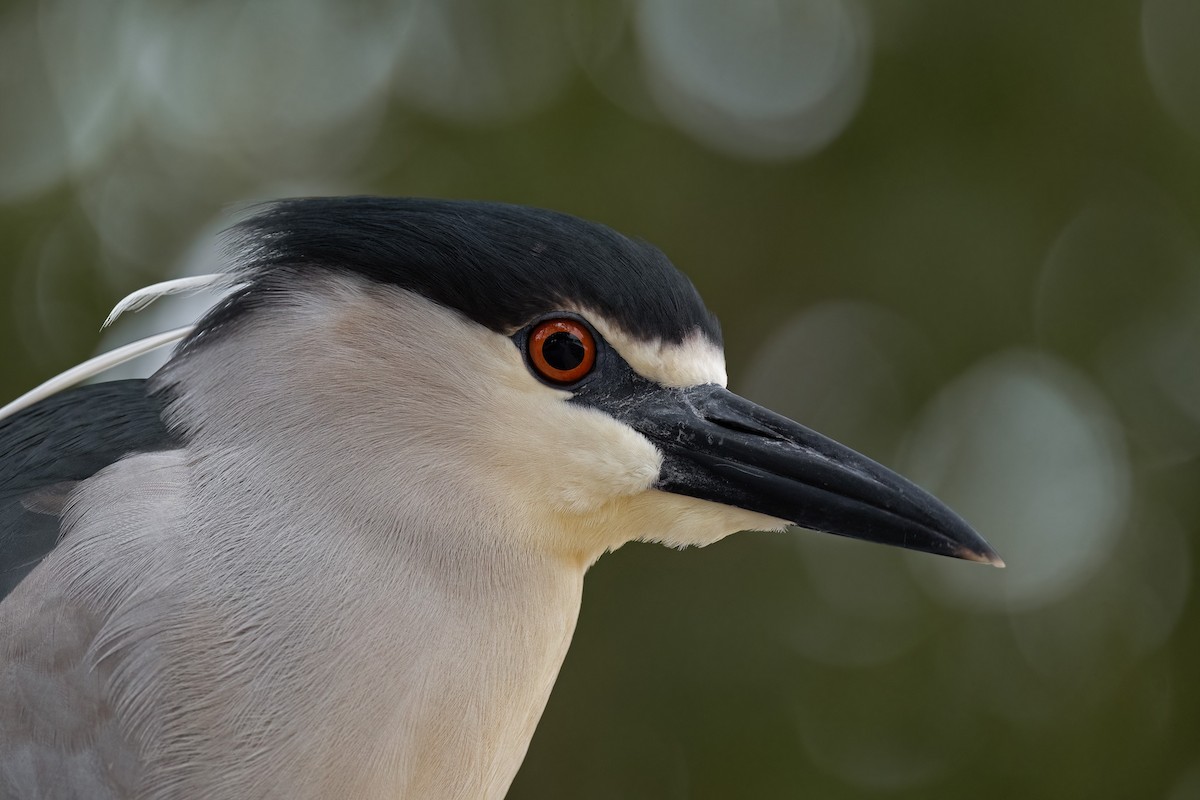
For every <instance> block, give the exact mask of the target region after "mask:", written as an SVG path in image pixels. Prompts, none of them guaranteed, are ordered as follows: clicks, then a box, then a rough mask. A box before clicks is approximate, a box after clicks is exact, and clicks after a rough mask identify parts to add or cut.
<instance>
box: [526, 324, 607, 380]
mask: <svg viewBox="0 0 1200 800" xmlns="http://www.w3.org/2000/svg"><path fill="white" fill-rule="evenodd" d="M529 362H530V363H531V364H532V365H533V368H534V370H536V371H537V374H538V375H541V376H542V377H543V378H545V379H546V380H548V381H550V382H551V383H562V384H567V383H575V382H576V381H578V380H581V379H582V378H583V377H584V376H586V375H587V374H588V373H589V372H591V371H592V367H593V366H595V365H596V339H595V338H594V337H593V336H592V332H591V331H589V330H588V329H587V327H585V326H584V325H583V324H582V323H579V322H576V321H575V320H573V319H548V320H546V321H545V322H540V323H538V324H537V325H536V326H535V327H534V329H533V330H532V331H531V332H530V333H529Z"/></svg>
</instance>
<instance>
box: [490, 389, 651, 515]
mask: <svg viewBox="0 0 1200 800" xmlns="http://www.w3.org/2000/svg"><path fill="white" fill-rule="evenodd" d="M497 400H498V402H497V407H496V414H495V417H494V420H495V421H494V423H493V424H492V425H490V426H489V427H490V429H491V437H490V438H491V442H490V444H491V449H492V451H493V453H494V454H495V455H494V458H493V459H492V461H493V463H495V464H497V465H498V467H499V469H502V470H503V471H504V474H505V477H506V478H507V479H506V480H505V481H504V483H506V484H509V485H510V486H511V487H512V491H513V492H514V493H515V494H516V495H517V497H516V498H515V499H517V500H518V501H519V502H524V503H529V504H537V505H539V506H541V507H542V508H543V509H545V510H547V511H549V512H552V513H566V514H583V513H587V512H590V511H594V510H595V509H598V508H600V507H601V506H603V505H605V504H606V503H609V502H611V501H612V500H614V499H616V498H621V497H628V496H630V495H635V494H638V493H640V492H644V491H646V490H647V489H649V488H650V487H651V486H653V485H654V482H655V481H656V480H657V479H658V475H659V470H660V469H661V467H662V456H661V454H660V453H659V452H658V449H657V448H656V447H654V445H652V444H651V443H650V442H649V441H648V440H647V439H646V438H645V437H644V436H642V435H641V434H639V433H637V432H636V431H634V430H633V429H632V428H630V427H628V426H627V425H624V424H622V423H620V422H617V421H616V420H615V419H613V418H612V417H610V416H608V415H607V414H604V413H603V412H600V411H597V410H595V409H590V408H586V407H583V406H579V405H574V404H571V403H569V402H567V401H566V395H565V394H564V393H563V392H559V391H555V390H553V389H548V388H542V387H536V388H531V387H529V386H528V385H527V386H526V387H524V389H523V390H522V391H515V392H505V393H504V394H503V395H502V396H501V397H499V398H497ZM495 477H501V476H500V475H496V476H495ZM510 499H513V498H510Z"/></svg>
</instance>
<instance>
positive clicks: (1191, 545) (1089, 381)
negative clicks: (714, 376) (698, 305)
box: [0, 0, 1200, 800]
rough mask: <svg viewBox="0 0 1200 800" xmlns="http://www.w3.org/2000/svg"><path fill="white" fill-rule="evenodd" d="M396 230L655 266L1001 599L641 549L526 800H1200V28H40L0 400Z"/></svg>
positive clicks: (959, 581) (712, 16)
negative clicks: (280, 269) (971, 539)
mask: <svg viewBox="0 0 1200 800" xmlns="http://www.w3.org/2000/svg"><path fill="white" fill-rule="evenodd" d="M361 192H370V193H386V194H412V195H436V196H445V197H472V198H488V199H498V200H506V201H512V202H518V203H526V204H532V205H540V206H548V207H552V208H557V209H560V210H563V211H567V212H572V213H575V214H579V215H582V216H585V217H589V218H592V219H596V220H599V221H602V222H605V223H608V224H610V225H612V226H614V227H616V228H618V229H620V230H622V231H624V232H626V233H629V234H632V235H635V236H638V237H642V238H645V239H648V240H650V241H652V242H654V243H656V244H657V245H658V246H660V247H661V248H662V249H664V250H665V251H666V252H667V253H668V255H670V256H671V257H672V259H673V260H674V261H675V262H676V263H677V264H678V265H679V266H680V267H681V268H683V269H684V270H685V271H686V272H688V273H689V274H690V275H691V276H692V278H693V280H694V281H695V282H696V284H697V285H698V286H699V287H700V290H701V292H702V293H703V294H704V295H705V297H706V298H707V300H708V303H709V305H710V307H712V308H713V310H714V311H716V312H717V314H718V315H719V316H720V317H721V319H722V320H723V323H724V327H725V331H726V338H727V352H728V357H729V366H730V376H731V385H732V386H733V388H735V389H736V390H739V391H741V392H743V393H745V394H747V395H749V396H750V397H752V398H754V399H756V400H759V401H761V402H764V403H768V404H770V405H772V406H774V407H775V408H776V409H777V410H779V411H781V412H784V413H786V414H788V415H790V416H793V417H795V418H797V419H799V420H800V421H802V422H804V423H806V424H808V425H810V426H812V427H815V428H817V429H819V430H822V431H824V432H825V433H828V434H830V435H832V436H834V437H836V438H839V439H841V440H842V441H844V442H846V443H847V444H849V445H851V446H854V447H856V448H858V449H860V450H862V451H864V452H866V453H868V454H869V455H871V456H873V457H875V458H877V459H879V460H881V461H883V462H884V463H886V464H889V465H891V466H894V467H896V468H897V469H899V470H900V471H902V472H904V473H905V474H907V475H909V476H910V477H912V478H914V479H916V480H917V481H918V482H921V483H923V484H925V485H926V486H928V487H929V488H931V489H933V490H934V491H935V492H936V493H938V494H939V495H940V496H942V497H943V498H944V499H945V500H947V501H948V502H950V503H951V505H953V506H955V507H956V508H957V509H959V510H960V511H961V512H962V513H963V515H964V516H965V517H966V518H967V519H969V520H971V521H972V522H973V523H974V524H975V526H976V527H977V528H978V529H979V530H980V531H981V532H983V533H984V535H985V536H987V537H988V538H989V539H990V541H991V542H992V544H993V545H995V546H996V548H997V549H998V550H999V551H1000V552H1001V553H1002V554H1003V555H1004V557H1005V558H1006V560H1007V561H1008V564H1009V568H1008V569H1007V570H992V569H987V568H983V567H980V566H977V565H973V564H968V563H963V562H954V561H950V560H946V559H938V558H934V557H932V556H922V555H914V554H908V553H904V552H900V551H895V550H889V549H885V548H880V547H873V546H869V545H863V544H860V543H857V542H850V541H845V540H840V539H835V538H832V537H825V536H820V535H817V534H812V533H807V532H802V531H797V532H791V533H788V534H776V535H764V534H743V535H740V536H735V537H732V538H731V539H728V540H726V541H724V542H722V543H720V544H717V545H714V546H712V547H709V548H707V549H704V550H693V551H688V552H673V551H669V550H667V549H664V548H659V547H652V546H647V545H632V546H629V547H626V548H624V549H623V550H621V551H619V552H617V553H616V554H613V555H610V556H607V557H605V558H604V559H602V560H601V561H600V563H599V564H598V565H597V566H596V567H595V568H594V569H593V570H592V573H591V575H590V576H589V580H588V585H587V589H586V596H585V600H584V608H583V613H582V616H581V618H580V622H579V629H578V633H577V636H576V639H575V643H574V645H573V648H572V650H571V653H570V655H569V656H568V658H567V662H566V665H565V666H564V669H563V672H562V676H561V678H560V680H559V682H558V685H557V687H556V689H555V692H554V695H553V697H552V698H551V700H550V705H549V708H548V709H547V712H546V715H545V717H544V719H543V720H542V723H541V726H540V727H539V729H538V732H537V735H536V737H535V738H534V741H533V744H532V746H531V749H530V753H529V758H528V760H527V761H526V763H525V766H524V768H523V769H522V772H521V774H520V775H519V776H518V778H517V780H516V783H515V784H514V786H513V789H512V792H511V797H513V798H546V797H579V798H615V797H630V798H642V797H646V798H660V797H661V798H686V797H697V798H726V797H754V798H759V797H761V798H774V797H780V798H783V797H814V798H859V797H887V798H961V797H977V798H1010V797H1022V798H1055V799H1056V800H1057V799H1058V798H1064V797H1089V798H1098V797H1121V798H1126V797H1137V798H1142V797H1164V798H1170V799H1171V800H1182V799H1183V798H1197V797H1200V642H1198V641H1197V633H1198V629H1197V623H1198V621H1200V605H1198V604H1197V601H1196V599H1195V594H1194V593H1193V591H1192V583H1193V575H1194V573H1195V569H1194V568H1195V566H1196V564H1197V547H1196V545H1197V544H1198V542H1200V540H1198V538H1197V527H1198V523H1200V502H1198V500H1200V491H1198V489H1200V480H1198V479H1200V463H1198V460H1197V455H1198V453H1200V3H1197V2H1196V0H1111V2H1103V3H1101V2H1095V0H1059V2H1052V3H1048V2H1041V1H1039V0H1020V1H1019V2H1008V3H978V2H961V1H960V0H792V1H791V2H768V1H767V0H748V1H745V2H738V3H727V2H716V0H626V1H625V2H591V1H589V0H520V1H519V2H506V3H500V2H488V0H455V1H454V2H434V1H432V0H431V1H428V2H422V1H421V0H411V1H410V2H393V3H385V2H368V1H364V2H337V1H336V0H287V2H284V0H264V1H263V2H236V1H235V0H222V1H217V2H207V3H193V2H183V1H182V0H45V1H44V2H34V1H33V0H17V2H13V0H9V2H7V3H6V4H4V5H3V7H2V8H0V287H2V288H3V294H2V297H3V301H4V313H3V314H2V315H0V348H2V350H3V352H4V353H5V359H4V369H3V370H2V371H0V390H2V391H0V394H2V395H3V398H4V399H8V398H11V397H14V396H16V395H17V394H19V393H20V392H22V391H24V390H26V389H28V388H30V387H31V386H33V385H35V384H36V383H38V382H39V381H41V380H43V379H45V378H46V377H48V376H50V375H52V374H54V373H56V372H58V371H59V370H61V369H64V368H66V367H68V366H70V365H71V364H73V363H75V362H77V361H79V360H81V359H83V358H85V357H87V356H88V355H90V354H91V353H93V352H94V351H96V350H97V349H98V348H101V347H107V346H111V345H112V344H114V343H117V342H119V341H123V340H128V339H130V338H132V337H134V336H136V335H138V334H139V332H142V331H148V330H150V329H156V328H157V329H163V328H166V327H170V326H172V325H173V324H177V323H176V322H175V320H176V319H177V318H179V317H185V318H186V317H188V316H189V315H193V314H195V313H196V312H197V311H198V310H199V308H201V307H202V303H203V302H204V301H203V300H197V299H193V300H175V301H170V302H166V303H162V304H160V305H161V306H162V308H155V309H154V310H152V311H148V312H143V314H142V315H140V316H139V317H138V318H137V319H134V320H132V321H126V322H125V323H123V326H118V327H117V329H116V330H115V331H114V332H112V333H109V334H105V335H104V338H103V341H102V337H101V334H100V333H99V332H98V324H99V321H100V320H102V319H103V318H104V316H105V314H106V313H107V310H108V309H109V307H110V306H111V305H112V304H113V302H114V301H115V300H117V299H118V298H119V297H121V296H122V295H123V294H125V293H126V292H128V291H130V290H132V289H134V288H137V287H139V286H142V285H144V284H146V283H149V282H152V281H155V280H160V279H164V278H167V277H172V276H178V275H182V274H185V273H188V272H198V271H206V270H211V269H213V268H215V267H216V266H217V265H218V259H219V258H220V251H219V250H218V249H216V248H215V247H214V246H213V237H214V234H215V233H216V232H217V231H218V230H219V229H220V228H221V227H222V226H223V225H224V224H226V223H227V222H228V221H229V219H230V213H231V211H233V210H236V209H238V208H240V207H242V206H243V205H244V204H245V203H246V202H247V201H250V200H258V199H268V198H272V197H278V196H284V195H295V194H340V193H361ZM150 368H151V367H150V366H147V365H142V366H141V369H142V370H143V371H144V370H146V369H150Z"/></svg>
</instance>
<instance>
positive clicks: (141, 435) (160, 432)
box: [0, 380, 178, 600]
mask: <svg viewBox="0 0 1200 800" xmlns="http://www.w3.org/2000/svg"><path fill="white" fill-rule="evenodd" d="M160 411H161V405H160V403H159V401H158V400H157V399H156V398H155V397H153V396H150V395H147V393H146V382H145V381H144V380H128V381H112V382H109V383H97V384H93V385H91V386H80V387H77V388H75V389H71V390H68V391H65V392H62V393H60V394H57V395H55V396H53V397H50V398H48V399H46V400H43V401H42V402H40V403H38V404H37V405H34V406H32V407H30V408H27V409H25V410H24V411H22V412H21V413H19V414H16V415H15V416H13V417H10V418H9V419H6V420H4V421H3V422H0V600H3V598H4V597H5V596H6V595H8V593H9V592H11V591H12V590H13V589H14V588H15V587H16V585H17V584H18V583H20V582H21V580H22V579H23V578H24V577H25V576H26V575H27V574H29V572H30V571H31V570H32V569H33V568H34V567H35V566H37V564H38V563H39V562H40V561H41V560H42V559H43V558H45V557H46V555H47V554H48V553H49V552H50V551H51V550H53V549H54V546H55V545H56V544H57V543H58V535H59V516H60V513H61V511H62V508H63V503H64V502H65V500H66V496H67V494H68V493H69V492H70V490H71V488H72V487H73V485H74V484H75V483H76V482H78V481H81V480H84V479H86V478H89V477H91V476H92V475H95V474H96V473H97V472H99V471H100V470H101V469H103V468H104V467H107V466H108V465H109V464H112V463H113V462H115V461H118V460H120V459H121V458H123V457H124V456H126V455H128V454H130V453H136V452H148V451H156V450H165V449H170V448H172V447H176V446H178V443H177V442H176V440H175V439H174V437H172V435H171V434H170V433H169V432H168V431H167V429H166V427H165V426H164V425H163V422H162V416H161V414H160Z"/></svg>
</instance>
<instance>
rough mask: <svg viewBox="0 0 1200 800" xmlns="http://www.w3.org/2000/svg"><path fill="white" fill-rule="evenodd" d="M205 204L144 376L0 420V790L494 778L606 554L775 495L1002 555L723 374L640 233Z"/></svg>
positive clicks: (172, 789) (931, 545)
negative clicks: (221, 262) (206, 252)
mask: <svg viewBox="0 0 1200 800" xmlns="http://www.w3.org/2000/svg"><path fill="white" fill-rule="evenodd" d="M235 231H236V232H237V240H238V241H239V242H240V243H241V245H242V249H241V255H240V257H239V258H238V263H237V264H236V265H235V266H234V267H233V268H232V269H231V274H230V277H229V278H228V280H229V282H230V284H231V285H233V286H234V287H235V288H233V289H232V291H231V293H230V294H229V295H228V296H226V297H225V298H224V299H223V300H222V301H221V302H219V303H218V304H217V305H216V306H215V307H214V308H213V309H212V310H211V311H210V312H209V313H208V314H207V315H206V316H205V317H204V318H203V319H202V320H201V321H200V322H199V323H198V324H197V325H196V326H195V328H194V330H191V331H190V332H188V333H187V335H186V338H184V339H183V341H182V343H181V344H180V346H179V347H178V348H177V350H176V352H175V354H174V355H173V357H172V358H171V360H170V361H169V362H168V363H167V365H166V366H165V367H163V368H162V369H161V370H159V371H158V372H157V373H156V374H155V375H154V376H153V377H151V378H150V379H149V380H148V381H144V382H143V381H121V382H114V383H101V384H96V385H92V386H85V387H82V388H78V389H75V390H72V391H70V392H66V393H62V394H57V395H54V396H52V397H49V398H48V399H42V400H40V401H39V402H37V403H36V404H33V405H32V406H31V407H29V408H26V409H24V410H22V411H20V412H19V413H16V414H15V415H10V416H9V418H8V419H7V420H5V421H4V422H3V423H0V459H2V460H0V526H2V527H0V570H2V571H3V577H4V579H5V580H6V581H7V584H6V585H4V584H0V585H3V586H4V588H7V589H11V593H10V594H8V596H7V597H6V598H5V599H4V600H3V602H2V603H0V792H2V793H3V796H4V797H28V798H34V797H37V798H66V797H73V798H75V797H78V798H94V799H96V798H113V797H121V798H124V797H138V798H206V799H207V800H219V799H220V798H231V799H232V798H236V799H237V800H246V798H266V797H273V798H289V800H299V799H300V798H374V797H390V798H394V797H409V798H476V797H487V798H496V797H501V796H502V795H503V794H504V793H505V791H506V790H507V788H508V785H509V783H510V782H511V780H512V778H513V776H514V775H515V773H516V771H517V768H518V767H519V765H520V763H521V760H522V758H523V757H524V755H525V750H526V748H527V746H528V743H529V739H530V737H531V735H532V734H533V730H534V727H535V726H536V724H537V721H538V718H539V716H540V715H541V713H542V709H543V707H544V706H545V704H546V700H547V697H548V696H549V694H550V689H551V687H552V686H553V684H554V680H555V676H556V675H557V673H558V669H559V666H560V664H561V663H562V660H563V656H564V655H565V654H566V651H567V647H568V645H569V644H570V641H571V634H572V631H573V629H574V627H575V620H576V615H577V612H578V610H579V602H580V595H581V589H582V586H583V575H584V572H585V571H586V570H587V568H588V566H589V565H590V564H592V563H593V562H594V561H595V560H596V559H597V558H598V557H599V556H600V555H601V554H602V553H604V552H605V551H606V550H612V549H614V548H617V547H620V546H621V545H622V544H624V543H625V542H628V541H631V540H635V539H636V540H651V541H659V542H664V543H667V544H670V545H675V546H684V545H705V544H708V543H710V542H715V541H717V540H718V539H720V538H722V537H724V536H726V535H728V534H730V533H733V532H734V531H738V530H742V529H760V530H778V529H782V528H784V527H785V526H788V525H793V524H794V525H801V526H804V527H807V528H813V529H816V530H820V531H828V532H830V533H836V534H842V535H846V536H853V537H857V538H861V539H868V540H871V541H876V542H883V543H886V544H894V545H900V546H903V547H909V548H913V549H916V550H926V551H929V552H933V553H940V554H944V555H952V556H959V557H962V558H969V559H972V560H976V561H985V562H992V563H996V564H999V563H1000V562H999V559H998V558H997V557H996V555H995V554H994V553H993V551H992V550H991V549H990V548H989V547H988V545H987V544H986V543H985V542H984V541H983V539H981V538H980V537H979V536H978V535H977V534H976V533H974V532H973V531H972V530H971V529H970V528H969V527H968V526H967V525H966V524H965V523H964V522H963V521H962V520H960V519H959V518H958V517H957V516H955V515H954V514H953V513H952V512H951V511H950V510H949V509H947V508H946V507H945V506H944V505H942V504H941V503H940V502H938V501H937V500H935V499H934V498H933V497H932V496H930V495H929V494H927V493H926V492H924V491H922V490H921V489H919V488H917V487H916V486H914V485H913V484H911V483H909V482H908V481H906V480H904V479H903V478H901V477H899V476H898V475H896V474H894V473H892V472H890V471H888V470H887V469H885V468H883V467H881V466H879V465H878V464H876V463H874V462H872V461H870V460H868V459H867V458H864V457H863V456H861V455H858V454H857V453H855V452H853V451H852V450H849V449H847V448H845V447H843V446H841V445H839V444H837V443H835V442H833V441H831V440H829V439H826V438H824V437H822V436H820V435H818V434H816V433H814V432H813V431H810V430H808V429H806V428H804V427H802V426H800V425H798V424H796V423H795V422H792V421H790V420H788V419H785V418H783V417H780V416H778V415H776V414H773V413H771V412H770V411H767V410H766V409H763V408H761V407H759V406H756V405H754V404H753V403H750V402H748V401H746V400H744V399H742V398H740V397H738V396H737V395H735V394H733V393H731V392H729V391H728V390H726V389H725V383H726V379H725V365H724V357H723V355H722V350H721V334H720V331H719V329H718V327H717V323H716V321H715V320H714V318H713V317H712V315H711V314H710V313H709V312H708V311H707V309H705V307H704V305H703V303H702V302H701V300H700V298H699V296H698V295H697V294H696V291H695V289H694V288H693V287H692V285H691V283H689V282H688V280H687V278H685V277H684V276H683V275H682V274H680V273H679V272H678V271H676V269H675V268H674V267H673V266H672V265H671V263H670V262H669V261H668V260H667V259H666V257H665V256H663V255H662V254H661V253H660V252H659V251H658V250H655V249H654V248H652V247H650V246H648V245H646V244H643V243H640V242H636V241H632V240H630V239H627V238H625V237H623V236H621V235H619V234H617V233H615V232H613V231H611V230H609V229H608V228H605V227H602V226H599V225H595V224H591V223H587V222H583V221H580V220H578V219H575V218H573V217H569V216H565V215H563V214H557V213H553V212H549V211H539V210H534V209H528V208H521V207H517V206H507V205H498V204H488V203H465V202H444V201H433V200H399V199H381V198H339V199H306V200H290V201H285V202H282V203H279V204H277V205H275V206H273V207H271V208H270V209H269V210H266V211H265V212H263V213H261V214H260V215H258V216H256V217H254V218H252V219H250V220H248V221H247V222H244V223H242V224H241V225H239V226H237V228H235ZM179 335H182V334H179ZM166 338H171V336H170V335H168V336H167V337H166ZM39 562H40V563H39ZM35 564H36V565H37V566H36V567H34V565H35ZM30 569H32V571H31V572H28V574H25V573H26V572H27V571H29V570H30ZM14 586H15V588H13V587H14Z"/></svg>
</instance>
